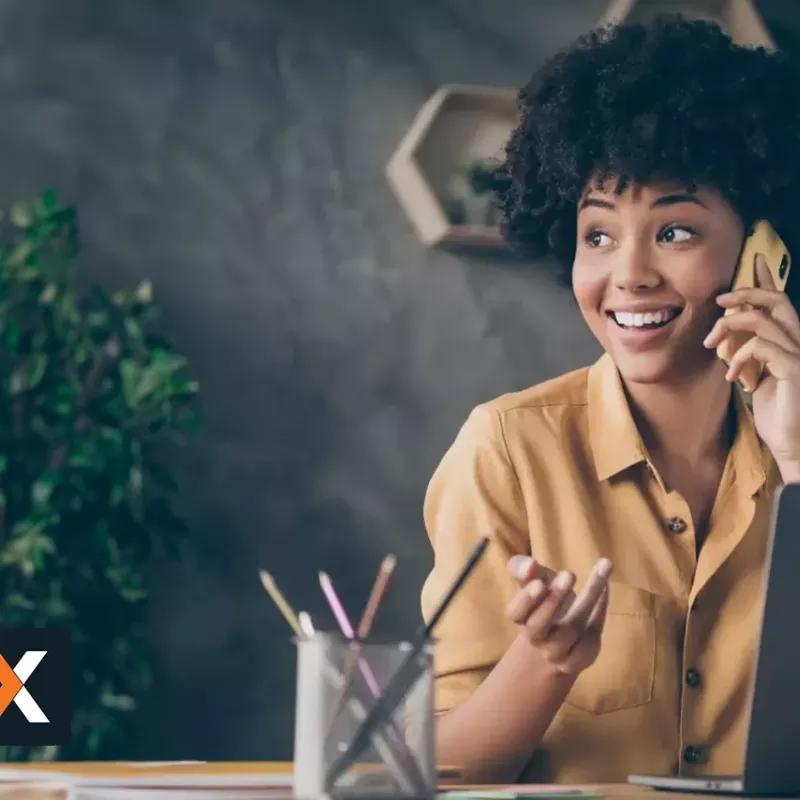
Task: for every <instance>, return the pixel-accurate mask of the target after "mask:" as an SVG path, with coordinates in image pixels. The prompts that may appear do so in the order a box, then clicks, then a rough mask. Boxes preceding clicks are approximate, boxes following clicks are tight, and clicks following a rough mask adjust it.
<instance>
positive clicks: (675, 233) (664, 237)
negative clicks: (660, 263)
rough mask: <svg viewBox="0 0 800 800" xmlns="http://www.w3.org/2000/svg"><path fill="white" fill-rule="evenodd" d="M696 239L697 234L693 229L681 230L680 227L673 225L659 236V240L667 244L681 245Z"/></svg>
mask: <svg viewBox="0 0 800 800" xmlns="http://www.w3.org/2000/svg"><path fill="white" fill-rule="evenodd" d="M694 237H695V232H694V231H693V230H692V229H691V228H681V227H679V226H678V225H672V226H671V227H669V228H664V230H663V231H661V233H660V234H659V237H658V238H659V239H660V240H661V241H662V242H667V244H681V243H682V242H688V241H689V240H690V239H693V238H694Z"/></svg>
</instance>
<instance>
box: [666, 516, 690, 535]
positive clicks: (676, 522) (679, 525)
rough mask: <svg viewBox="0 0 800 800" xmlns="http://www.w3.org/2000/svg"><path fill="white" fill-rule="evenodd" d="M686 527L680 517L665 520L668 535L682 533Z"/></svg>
mask: <svg viewBox="0 0 800 800" xmlns="http://www.w3.org/2000/svg"><path fill="white" fill-rule="evenodd" d="M686 527H687V526H686V521H685V520H683V519H681V518H680V517H670V518H669V519H668V520H667V530H668V531H669V532H670V533H683V532H684V531H685V530H686Z"/></svg>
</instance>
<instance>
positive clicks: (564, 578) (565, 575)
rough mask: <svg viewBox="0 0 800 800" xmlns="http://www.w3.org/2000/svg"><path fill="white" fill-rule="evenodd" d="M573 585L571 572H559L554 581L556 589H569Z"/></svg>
mask: <svg viewBox="0 0 800 800" xmlns="http://www.w3.org/2000/svg"><path fill="white" fill-rule="evenodd" d="M571 583H572V575H570V574H569V572H559V573H558V575H556V577H555V578H554V579H553V588H554V589H569V587H570V584H571Z"/></svg>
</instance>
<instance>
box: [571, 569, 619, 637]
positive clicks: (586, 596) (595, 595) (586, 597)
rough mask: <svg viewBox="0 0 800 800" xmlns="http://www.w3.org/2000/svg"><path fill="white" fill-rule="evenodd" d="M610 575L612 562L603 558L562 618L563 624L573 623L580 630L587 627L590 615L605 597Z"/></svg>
mask: <svg viewBox="0 0 800 800" xmlns="http://www.w3.org/2000/svg"><path fill="white" fill-rule="evenodd" d="M610 575H611V562H610V561H609V560H608V559H607V558H601V559H600V561H598V562H597V564H596V565H595V567H594V569H593V570H592V573H591V575H589V579H588V580H587V581H586V585H585V586H584V587H583V589H582V590H581V592H580V594H579V595H578V596H577V598H576V599H575V602H574V603H573V604H572V607H571V608H570V609H569V611H567V613H566V614H565V615H564V617H563V618H562V619H561V621H560V622H561V624H564V625H572V626H573V627H575V628H578V629H580V630H582V629H583V628H585V627H587V626H588V624H589V618H590V616H591V615H592V613H593V612H594V610H595V609H596V607H597V605H598V602H599V601H601V600H602V598H603V594H604V593H605V591H606V587H607V586H608V578H609V576H610Z"/></svg>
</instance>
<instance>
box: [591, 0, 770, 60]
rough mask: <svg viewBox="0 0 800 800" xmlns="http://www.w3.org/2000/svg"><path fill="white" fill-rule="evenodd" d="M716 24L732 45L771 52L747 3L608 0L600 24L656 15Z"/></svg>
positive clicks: (726, 0)
mask: <svg viewBox="0 0 800 800" xmlns="http://www.w3.org/2000/svg"><path fill="white" fill-rule="evenodd" d="M663 13H668V14H682V15H683V16H685V17H686V18H687V19H708V20H712V21H714V22H718V23H719V24H720V25H721V27H722V28H723V29H724V30H725V31H726V32H727V33H728V35H729V36H730V37H731V38H732V39H733V41H734V42H736V43H737V44H740V45H744V46H746V47H759V46H760V47H764V48H766V49H767V50H775V49H776V45H775V40H774V39H773V38H772V35H771V34H770V32H769V29H768V28H767V26H766V25H765V24H764V20H763V19H761V15H760V14H759V13H758V10H757V9H756V7H755V5H753V3H752V2H751V0H612V2H611V3H610V4H609V6H608V8H607V9H606V13H605V14H604V15H603V18H602V19H601V20H600V23H599V24H600V25H607V24H618V23H620V22H645V21H647V20H648V19H652V18H653V17H654V16H655V15H656V14H663Z"/></svg>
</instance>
